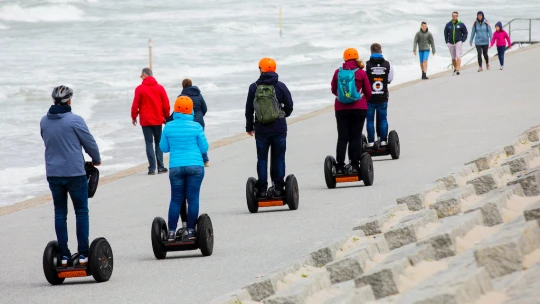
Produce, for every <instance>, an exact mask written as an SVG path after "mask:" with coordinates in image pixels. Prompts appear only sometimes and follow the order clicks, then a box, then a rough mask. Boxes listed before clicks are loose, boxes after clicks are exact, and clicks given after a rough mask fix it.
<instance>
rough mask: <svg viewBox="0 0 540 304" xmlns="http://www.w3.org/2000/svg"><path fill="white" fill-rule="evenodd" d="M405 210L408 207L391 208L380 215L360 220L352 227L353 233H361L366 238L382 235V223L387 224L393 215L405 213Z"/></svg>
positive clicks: (400, 205) (403, 205)
mask: <svg viewBox="0 0 540 304" xmlns="http://www.w3.org/2000/svg"><path fill="white" fill-rule="evenodd" d="M407 208H408V206H407V205H406V204H399V205H397V206H392V207H391V208H389V209H387V210H385V211H384V212H383V214H381V215H374V216H370V217H368V218H366V219H363V220H361V221H360V222H359V223H358V224H356V225H354V227H353V231H357V230H360V231H363V232H364V234H365V235H366V236H369V235H375V234H379V233H382V231H381V229H382V226H383V225H384V223H386V222H388V221H389V220H390V219H391V218H392V216H393V214H394V213H396V212H398V211H405V210H407Z"/></svg>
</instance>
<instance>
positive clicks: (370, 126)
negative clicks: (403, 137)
mask: <svg viewBox="0 0 540 304" xmlns="http://www.w3.org/2000/svg"><path fill="white" fill-rule="evenodd" d="M375 113H376V114H377V135H378V136H379V137H380V138H381V141H386V140H387V137H388V120H387V119H386V116H387V114H388V102H384V103H368V110H367V117H366V121H367V123H366V129H367V134H368V135H367V136H368V142H370V143H372V142H374V141H375Z"/></svg>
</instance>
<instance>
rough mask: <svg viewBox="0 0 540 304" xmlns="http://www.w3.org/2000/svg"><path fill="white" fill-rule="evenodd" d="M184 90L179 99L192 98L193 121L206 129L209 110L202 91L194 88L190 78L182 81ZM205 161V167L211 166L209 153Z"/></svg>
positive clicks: (205, 156) (204, 158)
mask: <svg viewBox="0 0 540 304" xmlns="http://www.w3.org/2000/svg"><path fill="white" fill-rule="evenodd" d="M182 88H183V89H182V93H180V95H178V97H180V96H188V97H189V98H191V100H193V112H194V116H195V118H194V119H193V121H195V122H198V123H199V124H201V126H202V127H203V129H204V126H205V125H204V115H206V111H207V110H208V108H207V107H206V102H205V101H204V98H203V96H202V95H201V90H200V89H199V88H198V87H197V86H194V85H193V82H192V81H191V79H189V78H186V79H184V80H183V81H182ZM203 161H204V166H205V167H209V166H210V163H209V159H208V153H204V154H203Z"/></svg>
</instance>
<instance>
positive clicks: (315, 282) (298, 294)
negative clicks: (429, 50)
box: [263, 271, 331, 304]
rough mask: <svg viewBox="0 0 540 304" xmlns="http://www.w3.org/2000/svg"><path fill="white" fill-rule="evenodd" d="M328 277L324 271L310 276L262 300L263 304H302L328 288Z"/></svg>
mask: <svg viewBox="0 0 540 304" xmlns="http://www.w3.org/2000/svg"><path fill="white" fill-rule="evenodd" d="M330 286H331V285H330V277H329V275H328V273H327V272H326V271H324V272H319V273H315V274H312V275H310V276H309V277H307V278H303V279H302V280H300V281H297V282H295V283H294V284H293V285H292V286H289V287H288V288H287V289H284V290H282V291H279V292H277V293H276V294H274V295H273V296H271V297H269V298H267V299H265V300H263V303H264V304H303V303H307V299H308V298H309V297H310V296H312V295H314V294H315V293H317V292H319V291H321V290H324V289H327V288H330Z"/></svg>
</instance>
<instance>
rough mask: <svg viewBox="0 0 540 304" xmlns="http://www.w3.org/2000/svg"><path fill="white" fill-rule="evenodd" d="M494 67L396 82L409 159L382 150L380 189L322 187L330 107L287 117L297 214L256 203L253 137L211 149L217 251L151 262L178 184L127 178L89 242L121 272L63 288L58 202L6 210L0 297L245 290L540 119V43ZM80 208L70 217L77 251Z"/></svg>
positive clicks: (206, 204)
mask: <svg viewBox="0 0 540 304" xmlns="http://www.w3.org/2000/svg"><path fill="white" fill-rule="evenodd" d="M491 66H492V70H491V71H484V72H483V73H477V72H476V69H475V68H470V69H466V70H463V72H462V75H461V76H454V77H452V76H450V73H448V74H447V75H444V76H442V77H437V78H434V79H431V80H429V81H424V82H419V83H416V84H413V85H410V86H406V87H403V88H401V89H399V90H394V91H392V93H391V100H390V108H389V120H390V129H395V130H397V131H398V132H399V135H400V140H401V145H402V146H401V159H399V160H397V161H392V160H390V157H382V158H374V160H375V162H374V166H375V168H374V169H375V182H374V185H373V186H372V187H363V186H362V185H361V184H348V185H346V186H338V188H337V189H334V190H328V189H327V188H326V186H325V182H324V176H323V161H324V158H325V156H326V155H329V154H335V142H336V137H337V134H336V128H335V119H334V117H333V112H326V113H323V114H321V115H318V116H315V117H313V118H310V119H308V120H304V121H300V122H298V123H296V124H293V125H291V126H290V127H289V137H288V152H287V173H288V174H289V173H294V174H295V175H296V176H297V178H298V182H299V186H300V208H299V209H298V210H297V211H289V210H288V208H287V207H284V208H277V209H268V210H262V211H260V212H259V213H257V214H250V213H249V212H248V210H247V207H246V202H245V182H246V179H247V178H248V177H249V176H256V170H255V163H256V153H255V144H254V140H253V139H250V138H247V139H246V140H243V141H238V142H235V143H232V144H230V145H226V146H222V147H220V148H218V149H216V150H213V151H211V158H212V167H211V168H209V169H208V170H207V171H206V177H205V180H204V182H203V188H202V196H201V213H202V212H206V213H208V214H209V215H210V216H211V217H212V221H213V224H214V230H215V247H214V254H213V255H212V256H211V257H206V258H203V257H202V256H201V255H200V252H199V251H193V252H184V253H171V254H169V257H168V258H167V259H166V260H161V261H157V260H155V258H154V256H153V254H152V249H151V243H150V224H151V222H152V219H153V218H154V217H155V216H162V217H164V218H166V215H167V210H168V202H169V192H170V190H169V182H168V177H167V176H163V175H158V176H150V177H149V176H146V175H145V173H138V174H135V175H131V176H127V177H125V178H122V179H118V180H116V181H114V182H110V183H108V184H106V185H105V186H103V187H100V188H99V189H98V192H97V194H96V196H95V197H94V198H93V199H91V201H90V218H91V239H93V238H95V237H98V236H105V237H106V238H107V239H108V240H109V242H110V243H111V246H112V248H113V250H114V258H115V269H114V273H113V276H112V278H111V280H110V281H109V282H107V283H103V284H96V283H94V281H93V279H92V278H91V277H89V278H83V279H73V280H68V281H66V282H65V283H64V284H63V285H60V286H55V287H52V286H50V285H49V284H48V283H47V281H46V280H45V278H44V276H43V271H42V267H41V259H42V254H43V249H44V247H45V245H46V244H47V242H48V241H49V240H52V239H54V238H55V233H54V225H53V222H54V219H53V215H54V213H53V208H52V204H51V203H50V202H49V203H46V204H44V205H40V206H37V207H33V208H29V209H24V210H21V211H18V212H14V213H11V214H7V215H4V216H0V235H1V236H0V257H2V259H0V286H1V287H0V299H1V300H0V302H2V303H37V302H41V303H42V302H53V301H54V302H55V303H73V302H81V303H82V302H85V303H86V302H104V303H108V302H113V301H114V302H120V303H127V302H130V303H150V302H151V303H171V302H172V301H175V302H179V303H206V302H208V301H209V300H210V299H212V298H214V297H216V296H219V295H222V294H224V293H226V292H229V291H231V290H234V289H237V288H240V287H243V286H245V285H246V284H248V283H250V282H252V281H253V280H254V279H255V277H256V276H258V275H261V274H265V273H267V272H269V271H270V270H272V269H275V268H277V267H279V266H284V265H288V264H290V263H291V262H292V261H294V260H297V259H298V258H300V257H302V256H304V255H306V254H308V253H310V252H311V251H313V250H314V249H316V248H317V247H320V246H321V245H323V244H325V243H326V242H328V241H331V240H334V239H336V238H339V237H342V236H343V234H344V233H345V232H348V231H350V228H351V227H352V225H353V224H354V223H355V222H356V221H358V220H359V219H362V218H365V217H367V216H369V215H372V214H375V213H377V212H378V211H380V210H381V209H382V208H384V207H387V206H389V205H395V199H396V198H397V197H401V196H405V195H408V194H411V193H415V191H417V190H420V189H422V188H423V187H424V185H425V184H427V183H430V182H432V181H433V180H435V179H436V178H437V177H441V176H444V175H445V174H446V173H448V172H449V171H450V170H451V169H452V168H455V167H459V166H461V165H463V163H465V162H466V161H469V160H472V159H474V158H476V157H477V156H478V155H482V154H484V153H486V152H489V151H491V150H493V148H494V147H497V146H501V145H506V144H508V143H509V142H512V141H513V140H514V139H515V138H516V137H517V136H518V135H519V134H520V133H521V132H523V130H525V129H527V128H528V127H530V126H532V125H537V124H539V122H540V115H539V113H540V103H539V102H538V100H540V90H538V83H539V79H540V77H539V76H538V74H537V70H538V69H540V48H537V47H531V48H530V49H524V50H523V51H520V52H519V53H516V54H513V55H509V56H508V57H507V59H506V67H505V70H504V71H499V69H498V68H499V66H498V63H496V62H492V65H491ZM330 76H331V75H330V73H329V79H330ZM397 77H399V75H397ZM292 94H293V96H294V92H292ZM328 98H329V102H330V101H331V100H332V97H331V95H330V94H329V95H328ZM141 149H142V147H141ZM142 152H143V150H141V153H142ZM72 210H73V209H72V208H70V215H69V220H68V221H69V229H70V245H71V246H70V247H71V249H72V250H75V249H76V237H75V221H74V213H73V211H72Z"/></svg>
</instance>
